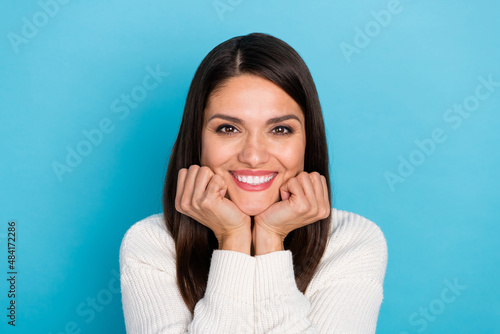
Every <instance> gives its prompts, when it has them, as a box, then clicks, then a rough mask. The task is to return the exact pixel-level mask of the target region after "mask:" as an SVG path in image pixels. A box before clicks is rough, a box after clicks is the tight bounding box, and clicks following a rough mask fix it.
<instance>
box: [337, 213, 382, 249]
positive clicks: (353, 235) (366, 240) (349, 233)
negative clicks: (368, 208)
mask: <svg viewBox="0 0 500 334" xmlns="http://www.w3.org/2000/svg"><path fill="white" fill-rule="evenodd" d="M331 216H332V221H331V226H330V238H329V241H328V242H329V244H328V246H327V248H328V250H329V251H333V252H338V251H341V250H351V251H355V250H357V249H363V250H365V251H373V252H377V253H379V254H383V253H384V252H385V253H387V242H386V240H385V236H384V233H383V232H382V230H381V229H380V227H379V226H378V225H377V224H375V223H374V222H373V221H371V220H369V219H367V218H365V217H362V216H360V215H358V214H355V213H352V212H348V211H343V210H337V209H332V215H331Z"/></svg>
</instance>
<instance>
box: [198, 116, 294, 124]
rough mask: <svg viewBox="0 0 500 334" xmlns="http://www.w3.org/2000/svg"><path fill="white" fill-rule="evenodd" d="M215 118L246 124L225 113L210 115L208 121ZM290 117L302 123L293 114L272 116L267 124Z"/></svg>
mask: <svg viewBox="0 0 500 334" xmlns="http://www.w3.org/2000/svg"><path fill="white" fill-rule="evenodd" d="M214 118H221V119H224V120H226V121H229V122H233V123H237V124H245V121H244V120H242V119H239V118H237V117H232V116H228V115H224V114H215V115H213V116H212V117H210V118H209V119H208V121H207V123H208V122H210V121H211V120H212V119H214ZM289 119H295V120H297V121H298V122H299V123H300V124H302V122H301V121H300V119H299V118H298V117H297V116H295V115H292V114H289V115H283V116H279V117H273V118H270V119H268V120H267V122H266V124H267V125H269V124H276V123H279V122H283V121H286V120H289Z"/></svg>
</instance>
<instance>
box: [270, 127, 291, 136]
mask: <svg viewBox="0 0 500 334" xmlns="http://www.w3.org/2000/svg"><path fill="white" fill-rule="evenodd" d="M273 130H274V131H275V133H276V134H277V135H288V134H292V133H293V131H292V129H290V128H289V127H288V126H281V125H280V126H277V127H275V128H274V129H273Z"/></svg>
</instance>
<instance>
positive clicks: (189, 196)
mask: <svg viewBox="0 0 500 334" xmlns="http://www.w3.org/2000/svg"><path fill="white" fill-rule="evenodd" d="M199 170H200V166H198V165H191V166H190V167H189V170H188V174H187V177H186V181H185V182H184V193H183V194H182V198H181V205H182V206H183V207H185V209H186V208H191V205H192V202H193V192H194V184H195V181H196V176H197V175H198V171H199Z"/></svg>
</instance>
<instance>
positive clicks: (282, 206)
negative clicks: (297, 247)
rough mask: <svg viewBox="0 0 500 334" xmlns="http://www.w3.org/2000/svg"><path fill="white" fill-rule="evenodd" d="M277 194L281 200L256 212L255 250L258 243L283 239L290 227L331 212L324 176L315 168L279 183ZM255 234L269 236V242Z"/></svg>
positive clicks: (298, 225)
mask: <svg viewBox="0 0 500 334" xmlns="http://www.w3.org/2000/svg"><path fill="white" fill-rule="evenodd" d="M280 194H281V198H282V201H280V202H276V203H274V204H273V205H271V206H270V207H269V208H268V209H267V210H266V211H264V212H262V213H260V214H259V215H257V216H255V226H254V231H253V237H254V240H253V242H254V243H255V247H256V254H257V248H258V244H259V243H260V245H270V243H271V242H273V240H274V241H276V240H278V241H279V240H281V242H283V240H285V237H286V236H287V235H288V233H290V232H291V231H293V230H295V229H298V228H300V227H302V226H306V225H309V224H311V223H314V222H316V221H318V220H321V219H325V218H327V217H328V216H329V215H330V201H329V196H328V187H327V185H326V178H325V177H324V176H323V175H321V174H319V173H318V172H312V173H307V172H301V173H300V174H298V175H297V176H296V177H293V178H291V179H289V180H288V181H286V182H285V183H284V184H283V185H282V186H281V187H280ZM256 238H257V239H258V238H266V239H271V242H270V240H260V241H259V240H255V239H256ZM259 253H262V250H261V251H260V252H259Z"/></svg>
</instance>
